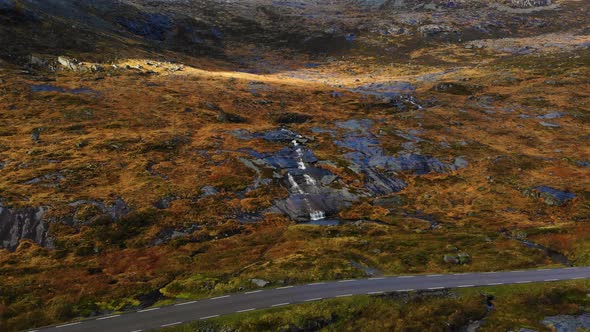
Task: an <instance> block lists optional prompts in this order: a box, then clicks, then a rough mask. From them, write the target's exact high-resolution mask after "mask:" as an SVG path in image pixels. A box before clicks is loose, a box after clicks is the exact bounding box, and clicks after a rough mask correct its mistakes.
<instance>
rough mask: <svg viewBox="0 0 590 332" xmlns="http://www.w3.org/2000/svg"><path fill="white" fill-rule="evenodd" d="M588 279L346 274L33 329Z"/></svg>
mask: <svg viewBox="0 0 590 332" xmlns="http://www.w3.org/2000/svg"><path fill="white" fill-rule="evenodd" d="M584 278H590V267H573V268H564V269H540V270H523V271H510V272H487V273H460V274H432V275H408V276H397V277H383V278H369V279H351V280H339V281H330V282H318V283H311V284H307V285H301V286H287V287H280V288H273V289H264V290H256V291H251V292H245V293H237V294H231V295H225V296H220V297H216V298H211V299H205V300H199V301H189V302H183V303H178V304H175V305H171V306H165V307H158V308H149V309H144V310H138V311H133V312H128V313H124V314H121V315H111V316H103V317H98V318H93V319H88V320H84V321H80V322H72V323H69V324H62V325H58V326H50V327H45V328H41V329H38V330H36V331H55V332H72V331H84V332H103V331H110V332H132V331H135V332H139V331H148V330H153V329H157V328H161V327H166V326H173V325H178V324H182V323H186V322H190V321H195V320H204V319H209V318H213V317H217V316H221V315H227V314H232V313H236V312H247V311H252V310H256V309H263V308H271V307H280V306H285V305H289V304H294V303H304V302H311V301H319V300H321V299H327V298H336V297H346V296H352V295H358V294H380V293H383V292H407V291H412V290H423V289H431V290H433V289H442V288H466V287H476V286H486V285H489V286H493V285H504V284H525V283H530V282H552V281H558V280H574V279H584Z"/></svg>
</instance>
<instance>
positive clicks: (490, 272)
mask: <svg viewBox="0 0 590 332" xmlns="http://www.w3.org/2000/svg"><path fill="white" fill-rule="evenodd" d="M494 273H498V272H497V271H489V272H484V273H483V274H494Z"/></svg>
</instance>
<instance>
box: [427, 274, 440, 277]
mask: <svg viewBox="0 0 590 332" xmlns="http://www.w3.org/2000/svg"><path fill="white" fill-rule="evenodd" d="M427 277H442V274H429V275H427Z"/></svg>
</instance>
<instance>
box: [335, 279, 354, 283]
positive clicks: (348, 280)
mask: <svg viewBox="0 0 590 332" xmlns="http://www.w3.org/2000/svg"><path fill="white" fill-rule="evenodd" d="M351 281H354V279H347V280H339V281H338V282H351Z"/></svg>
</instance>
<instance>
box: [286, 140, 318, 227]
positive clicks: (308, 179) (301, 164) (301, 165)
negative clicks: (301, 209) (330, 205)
mask: <svg viewBox="0 0 590 332" xmlns="http://www.w3.org/2000/svg"><path fill="white" fill-rule="evenodd" d="M291 143H292V144H293V146H295V147H296V148H297V149H296V150H295V152H296V153H297V157H298V158H299V160H298V161H297V168H298V169H300V170H306V169H307V167H306V166H305V161H304V160H303V150H302V149H301V148H300V147H299V143H298V142H297V140H293V141H292V142H291ZM303 178H304V179H305V184H306V185H307V186H311V187H312V188H313V189H314V190H315V189H316V187H317V181H316V180H315V179H314V178H313V177H312V176H311V175H309V174H303ZM287 179H288V180H289V184H290V185H291V191H294V192H296V193H298V194H301V195H303V202H304V204H305V207H306V208H307V210H308V211H309V219H310V220H312V221H317V220H322V219H325V218H326V213H325V212H324V211H321V210H315V209H314V208H313V207H312V204H311V202H310V201H309V198H308V197H307V195H309V193H306V192H305V191H304V190H303V189H302V188H301V186H300V185H299V184H298V183H297V181H296V180H295V178H294V177H293V175H292V174H291V173H287Z"/></svg>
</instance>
